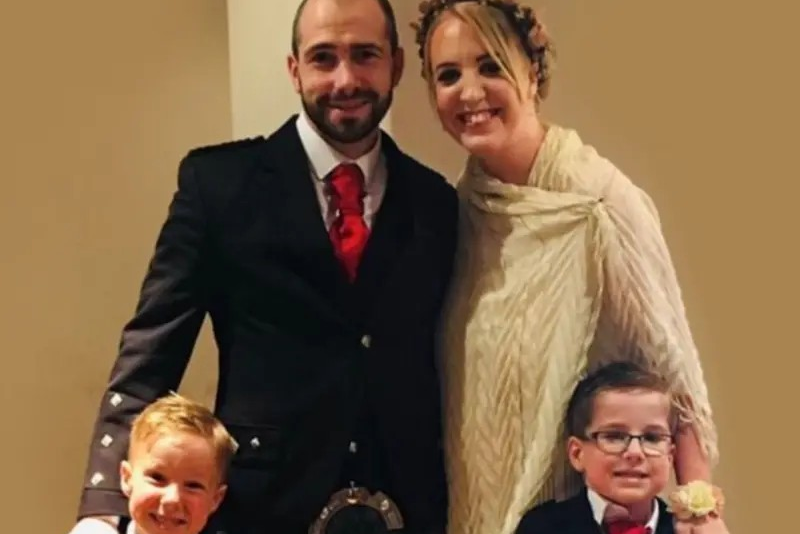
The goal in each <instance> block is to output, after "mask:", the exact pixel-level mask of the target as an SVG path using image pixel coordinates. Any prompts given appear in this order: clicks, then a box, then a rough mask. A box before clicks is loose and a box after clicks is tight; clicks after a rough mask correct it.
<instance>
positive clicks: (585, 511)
mask: <svg viewBox="0 0 800 534" xmlns="http://www.w3.org/2000/svg"><path fill="white" fill-rule="evenodd" d="M566 502H567V503H569V506H568V508H567V517H566V521H567V523H568V525H569V530H568V531H567V532H569V533H575V534H589V533H592V534H602V533H603V527H601V526H600V525H598V524H597V522H596V521H595V520H594V514H592V506H591V505H590V504H589V497H588V495H587V494H586V488H584V489H583V490H582V491H581V492H580V493H578V494H577V495H576V496H574V497H572V498H571V499H569V500H567V501H566Z"/></svg>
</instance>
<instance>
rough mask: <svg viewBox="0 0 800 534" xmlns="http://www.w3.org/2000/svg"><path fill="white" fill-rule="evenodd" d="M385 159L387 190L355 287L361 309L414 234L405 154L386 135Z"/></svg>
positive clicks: (397, 260)
mask: <svg viewBox="0 0 800 534" xmlns="http://www.w3.org/2000/svg"><path fill="white" fill-rule="evenodd" d="M381 143H382V147H383V156H384V158H385V162H386V170H387V173H386V174H387V178H386V192H385V194H384V197H383V201H382V202H381V207H380V209H379V210H378V213H377V215H376V217H375V220H374V221H373V224H372V231H371V232H370V238H369V241H368V242H367V246H366V249H365V250H364V256H363V257H362V259H361V264H360V265H359V269H358V277H357V279H356V282H355V289H356V293H357V296H358V300H359V302H360V304H362V306H361V307H362V309H366V308H368V305H369V300H370V299H371V298H374V296H375V295H377V294H378V292H379V289H380V286H381V285H382V284H383V283H385V282H386V281H387V278H388V277H389V276H391V273H392V271H393V270H394V269H395V268H396V267H397V265H398V262H399V258H400V257H401V255H402V253H403V252H404V251H405V249H406V247H407V245H408V243H409V242H411V240H412V237H413V220H414V217H413V196H412V195H411V194H410V191H409V183H408V182H409V180H408V176H407V165H406V163H407V162H406V160H405V157H404V156H403V155H402V153H401V152H400V151H399V149H398V148H397V146H396V145H395V144H394V142H393V141H392V140H391V139H390V138H389V136H388V135H386V134H383V139H382V141H381Z"/></svg>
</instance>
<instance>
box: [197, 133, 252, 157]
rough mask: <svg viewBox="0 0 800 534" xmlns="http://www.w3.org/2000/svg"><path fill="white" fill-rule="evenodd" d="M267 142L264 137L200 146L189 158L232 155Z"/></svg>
mask: <svg viewBox="0 0 800 534" xmlns="http://www.w3.org/2000/svg"><path fill="white" fill-rule="evenodd" d="M264 141H266V140H265V139H264V138H263V137H262V136H258V137H249V138H247V139H236V140H233V141H226V142H224V143H216V144H213V145H205V146H199V147H195V148H193V149H191V150H190V151H189V154H188V155H189V156H202V155H210V154H231V153H236V152H241V151H243V150H245V151H246V150H247V149H250V148H255V147H256V146H258V145H260V144H262V143H263V142H264Z"/></svg>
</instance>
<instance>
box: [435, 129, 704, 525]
mask: <svg viewBox="0 0 800 534" xmlns="http://www.w3.org/2000/svg"><path fill="white" fill-rule="evenodd" d="M459 194H460V197H461V201H462V202H461V206H462V210H461V235H460V239H459V241H460V242H459V250H458V258H457V264H456V273H455V276H454V281H453V287H452V291H451V295H450V299H449V303H448V306H447V311H446V314H445V323H444V328H443V352H442V369H443V382H444V410H445V426H446V431H445V449H446V457H447V470H448V478H449V488H450V517H449V533H450V534H511V533H512V532H513V531H514V529H515V527H516V525H517V523H518V521H519V519H520V518H521V516H522V515H523V514H524V512H525V511H526V510H527V509H529V508H530V507H531V506H532V505H534V504H537V503H539V502H541V501H542V500H544V499H548V498H553V497H557V498H564V497H567V496H569V495H571V494H573V493H574V492H575V491H576V490H577V489H578V488H579V487H580V481H579V480H577V478H576V476H575V474H574V473H572V472H571V471H570V469H569V466H568V464H567V462H566V459H565V455H564V451H563V449H564V445H563V436H562V433H563V425H562V419H563V416H564V414H565V411H566V404H567V402H568V400H569V396H570V393H571V391H572V389H573V388H574V386H575V384H576V382H577V381H578V379H579V378H580V376H581V375H582V374H583V373H584V372H585V371H586V370H587V368H589V367H591V366H594V365H597V364H599V363H604V362H607V361H610V360H613V359H619V358H628V359H636V360H637V361H639V362H641V363H644V364H646V365H648V366H650V367H651V368H653V369H655V370H657V371H659V372H661V373H662V374H663V375H664V376H666V377H667V378H668V379H669V380H670V382H671V384H673V387H674V389H675V392H676V393H679V394H680V395H681V397H680V398H681V399H682V400H681V401H676V402H678V404H679V408H680V410H681V414H682V416H683V418H684V419H685V420H687V421H688V420H691V421H694V422H695V423H696V424H697V426H698V428H699V430H700V434H701V440H702V443H703V445H704V447H705V448H706V451H707V452H708V454H709V455H710V457H711V458H712V460H713V461H716V457H717V452H716V432H715V428H714V426H713V423H712V419H711V409H710V406H709V402H708V395H707V392H706V386H705V383H704V380H703V373H702V369H701V366H700V363H699V360H698V357H697V351H696V349H695V346H694V343H693V340H692V336H691V333H690V330H689V326H688V324H687V320H686V317H685V313H684V307H683V303H682V299H681V294H680V289H679V286H678V282H677V279H676V276H675V271H674V269H673V266H672V262H671V260H670V257H669V253H668V250H667V246H666V244H665V242H664V239H663V236H662V234H661V229H660V223H659V220H658V215H657V213H656V210H655V208H654V206H653V204H652V202H651V201H650V199H649V198H648V196H647V195H646V194H645V193H644V192H643V191H641V190H640V189H638V188H636V187H635V186H634V185H633V184H632V183H631V182H630V181H629V180H628V179H627V178H626V177H625V176H624V175H623V174H622V173H621V172H620V171H619V170H617V169H616V168H615V167H614V166H613V165H612V164H611V163H610V162H609V161H607V160H606V159H603V158H602V157H600V156H599V155H598V154H597V152H596V151H595V150H594V149H593V148H591V147H590V146H588V145H584V144H583V143H582V142H581V140H580V138H579V137H578V135H577V134H576V133H575V132H574V131H572V130H567V129H563V128H560V127H557V126H551V127H550V128H549V130H548V133H547V135H546V137H545V140H544V143H543V145H542V147H541V148H540V152H539V154H538V156H537V159H536V163H535V164H534V167H533V169H532V171H531V175H530V178H529V183H528V184H527V185H524V186H515V185H509V184H505V183H503V182H501V181H499V180H497V179H495V178H493V177H490V176H488V175H486V174H485V173H484V172H483V171H482V170H481V168H480V166H479V164H478V163H477V161H475V160H474V159H469V160H468V161H467V166H466V169H465V171H464V173H463V175H462V177H461V180H460V182H459ZM689 399H691V400H689Z"/></svg>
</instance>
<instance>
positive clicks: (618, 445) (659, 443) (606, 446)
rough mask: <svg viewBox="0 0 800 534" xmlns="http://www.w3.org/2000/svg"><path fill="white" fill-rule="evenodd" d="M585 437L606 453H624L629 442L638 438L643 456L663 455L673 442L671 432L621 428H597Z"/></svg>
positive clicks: (668, 451) (667, 452)
mask: <svg viewBox="0 0 800 534" xmlns="http://www.w3.org/2000/svg"><path fill="white" fill-rule="evenodd" d="M587 438H588V439H590V440H591V441H593V442H594V443H595V445H597V448H598V449H600V450H601V451H603V452H605V453H606V454H624V453H625V451H627V450H628V447H630V446H631V442H632V441H633V440H638V441H639V447H641V449H642V452H643V453H644V454H645V456H665V455H667V454H669V453H670V450H671V448H672V443H673V437H672V434H668V433H665V432H645V433H643V434H629V433H628V432H623V431H621V430H598V431H596V432H591V433H589V435H588V436H587Z"/></svg>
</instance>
